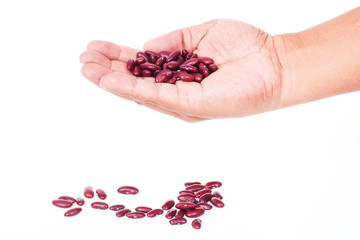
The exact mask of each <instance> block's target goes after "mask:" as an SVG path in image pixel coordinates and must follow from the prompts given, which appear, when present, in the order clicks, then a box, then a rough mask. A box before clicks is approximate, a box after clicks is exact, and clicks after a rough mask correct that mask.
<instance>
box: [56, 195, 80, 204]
mask: <svg viewBox="0 0 360 240" xmlns="http://www.w3.org/2000/svg"><path fill="white" fill-rule="evenodd" d="M58 199H62V200H68V201H70V202H72V203H75V202H76V199H75V198H73V197H70V196H61V197H59V198H58Z"/></svg>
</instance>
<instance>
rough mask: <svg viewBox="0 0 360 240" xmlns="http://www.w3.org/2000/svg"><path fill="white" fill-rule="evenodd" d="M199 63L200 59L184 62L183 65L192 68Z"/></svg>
mask: <svg viewBox="0 0 360 240" xmlns="http://www.w3.org/2000/svg"><path fill="white" fill-rule="evenodd" d="M198 62H199V59H198V58H191V59H189V60H186V61H185V62H183V65H185V64H186V65H191V66H194V65H196V64H197V63H198Z"/></svg>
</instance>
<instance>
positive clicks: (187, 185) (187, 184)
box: [184, 182, 201, 187]
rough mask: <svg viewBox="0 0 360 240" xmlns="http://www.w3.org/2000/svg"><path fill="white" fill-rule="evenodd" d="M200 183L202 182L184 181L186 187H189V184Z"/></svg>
mask: <svg viewBox="0 0 360 240" xmlns="http://www.w3.org/2000/svg"><path fill="white" fill-rule="evenodd" d="M195 184H196V185H199V184H201V182H186V183H184V185H185V187H189V186H191V185H195Z"/></svg>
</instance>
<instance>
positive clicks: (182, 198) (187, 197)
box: [177, 193, 195, 202]
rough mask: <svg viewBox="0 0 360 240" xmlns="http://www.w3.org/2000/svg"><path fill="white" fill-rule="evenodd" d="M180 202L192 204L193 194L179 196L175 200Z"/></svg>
mask: <svg viewBox="0 0 360 240" xmlns="http://www.w3.org/2000/svg"><path fill="white" fill-rule="evenodd" d="M177 199H178V200H180V201H186V202H192V201H194V200H195V196H194V194H189V193H187V194H180V195H179V196H178V198H177Z"/></svg>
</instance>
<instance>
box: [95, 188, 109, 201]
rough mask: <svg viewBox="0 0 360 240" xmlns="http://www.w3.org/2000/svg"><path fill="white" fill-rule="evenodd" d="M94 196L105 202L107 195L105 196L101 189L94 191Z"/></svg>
mask: <svg viewBox="0 0 360 240" xmlns="http://www.w3.org/2000/svg"><path fill="white" fill-rule="evenodd" d="M96 194H97V195H98V197H99V198H100V199H101V200H105V199H106V197H107V195H106V192H105V191H104V190H102V189H100V188H99V189H96Z"/></svg>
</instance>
